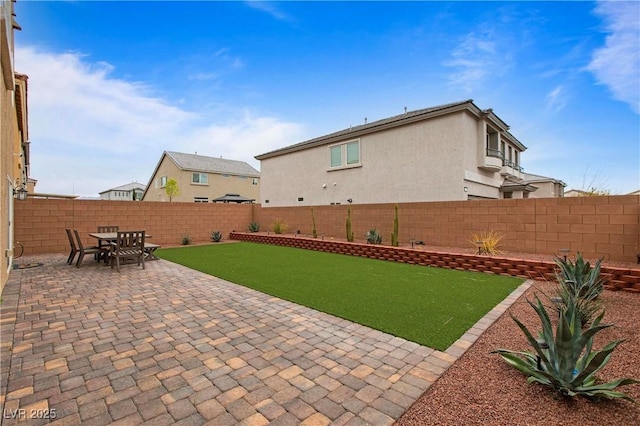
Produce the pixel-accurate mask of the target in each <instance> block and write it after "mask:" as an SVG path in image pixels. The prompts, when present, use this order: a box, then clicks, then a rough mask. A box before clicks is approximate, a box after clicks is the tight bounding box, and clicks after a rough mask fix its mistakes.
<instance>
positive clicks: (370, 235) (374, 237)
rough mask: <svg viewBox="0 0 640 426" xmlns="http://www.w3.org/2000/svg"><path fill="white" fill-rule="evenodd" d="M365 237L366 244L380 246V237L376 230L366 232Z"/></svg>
mask: <svg viewBox="0 0 640 426" xmlns="http://www.w3.org/2000/svg"><path fill="white" fill-rule="evenodd" d="M365 237H366V238H367V242H368V243H369V244H382V235H380V233H379V232H378V230H377V229H376V228H373V229H371V230H370V231H369V232H367V233H366V235H365Z"/></svg>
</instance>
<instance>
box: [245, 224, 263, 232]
mask: <svg viewBox="0 0 640 426" xmlns="http://www.w3.org/2000/svg"><path fill="white" fill-rule="evenodd" d="M247 231H249V232H260V224H259V223H258V222H251V223H250V224H249V226H247Z"/></svg>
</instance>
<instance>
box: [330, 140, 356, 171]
mask: <svg viewBox="0 0 640 426" xmlns="http://www.w3.org/2000/svg"><path fill="white" fill-rule="evenodd" d="M329 156H330V164H331V168H337V167H349V166H358V165H360V141H351V142H346V143H342V144H339V145H332V146H330V147H329Z"/></svg>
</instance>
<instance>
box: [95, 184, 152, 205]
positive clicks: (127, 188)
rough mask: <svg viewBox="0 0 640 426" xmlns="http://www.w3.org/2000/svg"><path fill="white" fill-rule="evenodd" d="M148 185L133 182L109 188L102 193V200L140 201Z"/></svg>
mask: <svg viewBox="0 0 640 426" xmlns="http://www.w3.org/2000/svg"><path fill="white" fill-rule="evenodd" d="M145 188H146V186H145V185H144V184H142V183H138V182H131V183H128V184H126V185H122V186H118V187H116V188H111V189H107V190H106V191H102V192H101V193H100V199H101V200H112V201H113V200H116V201H139V200H142V194H144V190H145Z"/></svg>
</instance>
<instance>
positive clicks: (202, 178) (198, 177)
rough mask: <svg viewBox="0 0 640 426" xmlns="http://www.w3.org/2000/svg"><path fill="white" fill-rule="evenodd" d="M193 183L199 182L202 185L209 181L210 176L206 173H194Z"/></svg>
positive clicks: (192, 176)
mask: <svg viewBox="0 0 640 426" xmlns="http://www.w3.org/2000/svg"><path fill="white" fill-rule="evenodd" d="M191 183H198V184H201V185H206V184H208V183H209V180H208V177H207V174H206V173H193V174H192V175H191Z"/></svg>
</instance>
